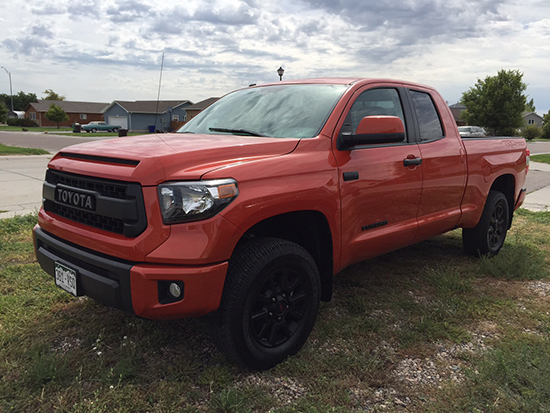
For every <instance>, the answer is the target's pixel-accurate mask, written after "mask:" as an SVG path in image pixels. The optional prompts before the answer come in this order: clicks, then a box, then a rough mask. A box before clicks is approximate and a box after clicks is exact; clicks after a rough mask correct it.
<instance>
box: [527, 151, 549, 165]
mask: <svg viewBox="0 0 550 413" xmlns="http://www.w3.org/2000/svg"><path fill="white" fill-rule="evenodd" d="M530 158H531V160H532V161H533V162H542V163H550V154H548V153H543V154H541V155H531V156H530Z"/></svg>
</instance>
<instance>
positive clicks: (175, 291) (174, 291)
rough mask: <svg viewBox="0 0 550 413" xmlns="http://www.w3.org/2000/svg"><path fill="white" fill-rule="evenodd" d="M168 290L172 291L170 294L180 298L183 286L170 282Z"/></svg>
mask: <svg viewBox="0 0 550 413" xmlns="http://www.w3.org/2000/svg"><path fill="white" fill-rule="evenodd" d="M168 291H170V294H171V295H172V297H174V298H180V296H181V288H180V286H179V285H177V284H176V283H170V286H169V287H168Z"/></svg>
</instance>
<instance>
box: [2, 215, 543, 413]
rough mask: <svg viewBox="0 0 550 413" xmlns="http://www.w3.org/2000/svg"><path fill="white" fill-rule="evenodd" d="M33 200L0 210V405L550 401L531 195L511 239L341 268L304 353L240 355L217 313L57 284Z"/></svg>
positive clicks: (215, 408)
mask: <svg viewBox="0 0 550 413" xmlns="http://www.w3.org/2000/svg"><path fill="white" fill-rule="evenodd" d="M35 223H36V217H35V216H33V215H29V216H24V217H16V218H12V219H4V220H0V411H6V412H7V411H18V412H20V411H24V412H51V411H60V412H113V411H118V412H130V411H131V412H171V411H174V412H175V411H177V412H280V413H283V412H284V413H286V412H364V411H373V412H378V411H384V412H395V411H396V412H399V411H407V412H456V411H463V412H468V411H469V412H504V411H506V412H511V411H515V412H538V411H549V410H550V339H549V334H548V333H549V332H550V278H549V277H550V270H549V267H548V263H549V258H550V254H549V250H550V213H548V212H540V213H532V212H528V211H526V210H520V211H519V213H518V214H517V215H516V217H515V219H514V225H513V227H512V229H511V231H510V233H509V237H508V240H507V242H506V244H505V246H504V248H503V250H502V251H501V253H500V254H499V255H498V256H497V257H495V258H493V259H474V258H470V257H468V256H466V255H465V254H464V252H463V250H462V248H461V236H460V231H453V232H451V233H448V234H445V235H443V236H439V237H437V238H434V239H432V240H429V241H426V242H423V243H421V244H418V245H415V246H412V247H408V248H404V249H402V250H399V251H396V252H394V253H390V254H386V255H384V256H381V257H378V258H375V259H371V260H369V261H366V262H364V263H360V264H357V265H354V266H352V267H349V268H347V269H346V270H344V271H343V272H342V273H341V274H339V275H338V276H336V277H335V285H334V298H333V301H332V302H331V303H323V305H322V306H321V312H320V314H319V317H318V320H317V324H316V327H315V329H314V331H313V333H312V336H311V337H310V338H309V340H308V342H307V343H306V345H305V347H304V348H303V349H302V350H301V351H300V352H299V353H298V354H297V355H296V356H294V357H292V358H289V359H288V360H287V361H285V362H284V363H282V364H280V365H279V366H277V367H276V368H274V369H272V370H269V371H265V372H253V371H244V370H240V369H238V368H237V367H235V366H233V365H230V364H228V363H227V362H226V361H225V359H224V358H223V357H222V355H221V354H220V353H219V352H218V351H217V350H216V348H215V347H214V346H213V344H212V342H211V340H210V338H209V335H208V328H209V324H208V321H209V320H208V318H207V317H206V318H203V319H191V320H179V321H163V322H158V321H148V320H143V319H138V318H135V317H132V316H129V315H125V314H123V313H121V312H120V311H117V310H114V309H110V308H107V307H104V306H102V305H100V304H98V303H96V302H94V301H92V300H89V299H86V298H74V297H71V296H70V295H69V294H67V293H65V292H64V291H62V290H60V289H58V288H56V287H55V285H54V282H53V279H52V278H51V277H50V276H48V275H47V274H45V273H44V272H43V271H41V269H40V268H39V266H38V264H37V263H36V261H35V259H34V255H33V247H32V235H31V229H32V227H33V226H34V224H35Z"/></svg>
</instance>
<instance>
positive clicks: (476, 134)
mask: <svg viewBox="0 0 550 413" xmlns="http://www.w3.org/2000/svg"><path fill="white" fill-rule="evenodd" d="M458 133H460V136H461V137H462V138H483V137H485V136H487V133H486V132H485V129H483V128H480V127H479V126H459V127H458Z"/></svg>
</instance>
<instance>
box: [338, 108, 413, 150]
mask: <svg viewBox="0 0 550 413" xmlns="http://www.w3.org/2000/svg"><path fill="white" fill-rule="evenodd" d="M404 140H405V126H404V125H403V121H402V120H401V119H400V118H398V117H397V116H365V117H364V118H363V119H361V122H359V126H357V130H356V132H355V134H352V133H349V132H343V133H341V134H340V136H339V137H338V149H339V150H349V149H352V148H354V147H356V146H360V145H376V144H378V145H380V144H387V143H398V142H403V141H404Z"/></svg>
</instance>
